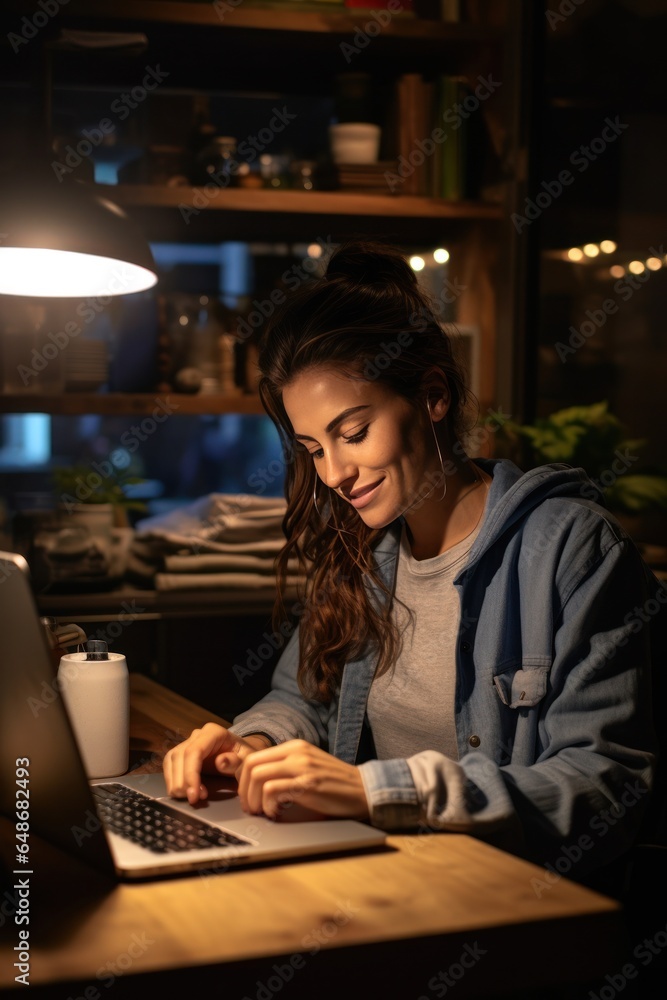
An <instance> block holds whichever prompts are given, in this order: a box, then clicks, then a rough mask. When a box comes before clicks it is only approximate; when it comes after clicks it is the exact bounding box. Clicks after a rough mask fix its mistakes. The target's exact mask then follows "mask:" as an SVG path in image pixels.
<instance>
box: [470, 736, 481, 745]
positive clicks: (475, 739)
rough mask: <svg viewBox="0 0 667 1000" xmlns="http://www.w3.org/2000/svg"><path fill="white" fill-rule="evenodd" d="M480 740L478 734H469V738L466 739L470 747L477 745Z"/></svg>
mask: <svg viewBox="0 0 667 1000" xmlns="http://www.w3.org/2000/svg"><path fill="white" fill-rule="evenodd" d="M481 742H482V741H481V740H480V738H479V736H471V737H470V739H469V740H468V743H469V744H470V746H471V747H478V746H479V745H480V743H481Z"/></svg>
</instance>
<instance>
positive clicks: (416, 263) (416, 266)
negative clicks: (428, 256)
mask: <svg viewBox="0 0 667 1000" xmlns="http://www.w3.org/2000/svg"><path fill="white" fill-rule="evenodd" d="M410 267H411V268H412V270H413V271H421V270H423V268H424V258H423V257H411V258H410Z"/></svg>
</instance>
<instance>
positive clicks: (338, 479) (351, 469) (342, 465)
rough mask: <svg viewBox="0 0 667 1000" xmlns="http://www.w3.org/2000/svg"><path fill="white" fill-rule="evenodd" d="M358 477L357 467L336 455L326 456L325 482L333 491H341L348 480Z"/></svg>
mask: <svg viewBox="0 0 667 1000" xmlns="http://www.w3.org/2000/svg"><path fill="white" fill-rule="evenodd" d="M355 476H356V466H355V465H354V464H353V463H352V462H349V461H348V462H344V461H341V460H340V459H339V458H338V457H337V456H336V455H334V454H331V453H329V454H328V455H326V456H325V467H324V477H323V478H324V482H325V483H326V484H327V486H329V487H330V488H331V489H332V490H337V489H339V487H340V486H342V485H343V483H344V482H346V480H348V479H353V478H354V477H355Z"/></svg>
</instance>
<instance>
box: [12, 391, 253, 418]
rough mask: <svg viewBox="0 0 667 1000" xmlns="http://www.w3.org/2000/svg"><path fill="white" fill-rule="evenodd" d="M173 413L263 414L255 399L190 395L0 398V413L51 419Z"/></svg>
mask: <svg viewBox="0 0 667 1000" xmlns="http://www.w3.org/2000/svg"><path fill="white" fill-rule="evenodd" d="M156 408H158V413H160V414H164V413H165V412H167V413H171V412H173V413H174V415H176V416H189V415H195V416H196V415H199V416H204V415H207V414H213V415H216V414H221V413H246V414H253V413H256V414H263V413H264V412H265V411H264V408H263V407H262V404H261V402H260V400H259V396H254V395H251V394H249V393H248V394H245V395H244V394H242V395H238V396H222V395H220V396H216V395H213V394H211V395H208V394H206V395H194V396H189V395H186V394H184V393H178V392H169V393H151V392H147V393H124V392H108V393H103V392H70V393H61V394H59V395H38V394H37V393H35V394H34V395H32V394H30V393H21V394H14V395H7V394H4V395H2V396H0V413H51V414H53V415H55V416H83V415H85V414H88V413H96V414H100V415H101V416H107V417H119V416H137V417H149V416H150V415H151V414H152V413H153V411H154V410H155V409H156Z"/></svg>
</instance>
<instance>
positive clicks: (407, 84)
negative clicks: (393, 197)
mask: <svg viewBox="0 0 667 1000" xmlns="http://www.w3.org/2000/svg"><path fill="white" fill-rule="evenodd" d="M432 114H433V84H432V83H431V82H430V81H428V80H426V79H425V78H424V77H423V76H422V74H421V73H403V74H402V75H401V76H400V77H399V78H398V80H397V81H396V84H395V88H394V99H393V113H392V114H391V115H390V118H389V121H388V124H387V135H386V142H385V145H386V148H387V149H391V151H392V154H393V156H394V157H395V159H396V170H395V171H387V173H386V183H387V188H388V190H389V192H390V193H391V194H403V195H406V194H408V195H426V194H429V193H430V190H429V189H430V186H431V175H432V169H433V165H432V151H431V140H430V131H431V119H432Z"/></svg>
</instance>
